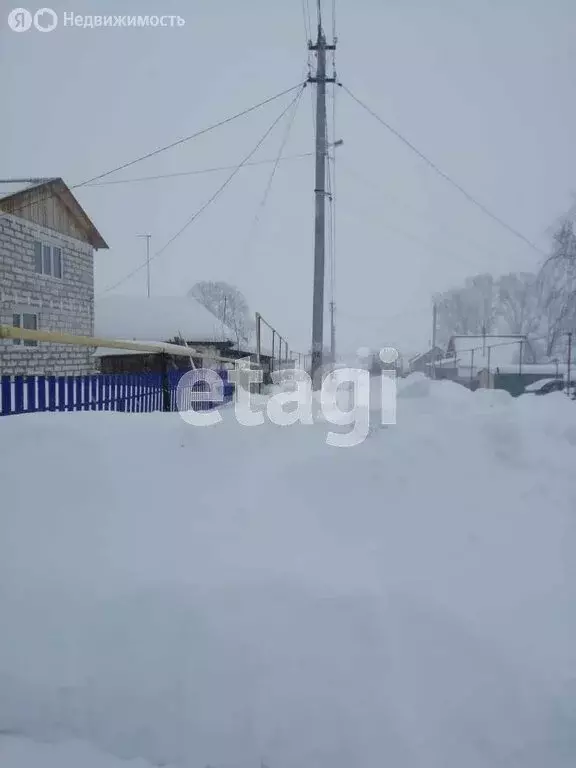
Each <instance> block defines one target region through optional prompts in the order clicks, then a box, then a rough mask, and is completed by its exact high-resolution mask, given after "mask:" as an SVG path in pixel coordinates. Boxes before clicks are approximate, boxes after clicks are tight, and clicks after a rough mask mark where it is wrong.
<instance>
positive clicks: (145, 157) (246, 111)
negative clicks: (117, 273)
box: [10, 83, 303, 213]
mask: <svg viewBox="0 0 576 768" xmlns="http://www.w3.org/2000/svg"><path fill="white" fill-rule="evenodd" d="M302 87H303V84H302V83H298V85H294V86H292V87H291V88H287V89H286V90H284V91H281V92H280V93H277V94H276V95H275V96H270V97H269V98H267V99H264V100H263V101H260V102H258V104H254V105H252V106H251V107H248V108H247V109H243V110H242V111H241V112H237V113H236V114H235V115H232V116H231V117H227V118H225V119H224V120H220V121H219V122H217V123H213V124H212V125H209V126H208V127H207V128H202V130H200V131H196V132H195V133H192V134H190V135H189V136H185V137H184V138H183V139H177V140H176V141H173V142H171V143H170V144H166V145H165V146H163V147H160V148H159V149H155V150H153V151H152V152H148V153H147V154H145V155H141V156H140V157H137V158H136V159H134V160H130V161H128V162H127V163H123V164H122V165H119V166H117V167H116V168H112V169H111V170H109V171H105V172H104V173H100V174H99V175H98V176H93V177H92V178H90V179H86V180H85V181H81V182H79V183H78V184H73V185H72V186H71V187H69V189H71V190H72V189H78V188H79V187H85V186H87V185H88V184H92V183H93V182H95V181H99V180H100V179H103V178H105V177H106V176H110V175H111V174H113V173H117V172H118V171H122V170H124V169H125V168H129V167H131V166H132V165H136V163H140V162H142V161H143V160H148V159H149V158H150V157H154V156H156V155H159V154H160V153H161V152H166V151H167V150H168V149H172V148H174V147H176V146H179V145H180V144H184V143H185V142H188V141H191V140H192V139H195V138H197V137H198V136H202V135H203V134H205V133H208V132H209V131H213V130H215V129H216V128H220V127H221V126H223V125H227V124H228V123H231V122H232V121H234V120H237V119H238V118H240V117H244V116H245V115H247V114H249V113H250V112H254V111H255V110H256V109H259V108H260V107H263V106H265V105H266V104H270V103H271V102H272V101H275V100H276V99H279V98H281V97H282V96H285V95H286V94H287V93H291V92H292V91H294V90H296V89H297V88H302ZM52 197H54V193H52V194H49V195H46V196H45V197H44V198H43V199H41V200H38V201H36V204H38V203H43V202H45V201H46V200H49V199H51V198H52ZM27 205H28V203H23V204H22V205H21V206H17V207H16V208H13V209H12V211H10V213H15V212H16V211H19V210H20V209H22V208H25V207H26V206H27Z"/></svg>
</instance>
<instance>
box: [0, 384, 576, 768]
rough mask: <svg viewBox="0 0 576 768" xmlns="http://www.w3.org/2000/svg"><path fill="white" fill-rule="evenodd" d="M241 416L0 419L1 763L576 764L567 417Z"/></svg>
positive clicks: (428, 412) (467, 767)
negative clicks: (391, 421)
mask: <svg viewBox="0 0 576 768" xmlns="http://www.w3.org/2000/svg"><path fill="white" fill-rule="evenodd" d="M223 413H224V411H223ZM233 416H234V414H233V410H232V409H231V408H228V409H227V410H226V411H225V418H224V420H223V422H222V423H220V424H218V425H216V426H214V427H211V428H204V429H202V428H198V427H193V426H190V425H187V424H185V423H184V422H183V421H182V420H180V418H179V417H178V416H177V415H164V414H114V413H89V412H87V413H64V414H38V415H28V416H15V417H7V418H5V419H3V420H2V421H0V456H1V460H0V494H1V495H0V765H1V766H2V767H4V766H6V768H80V767H81V768H149V767H150V766H159V765H164V766H170V768H172V766H177V767H178V768H205V766H207V765H210V766H213V767H214V768H259V766H260V762H261V761H263V762H264V764H265V765H266V766H269V768H350V767H351V766H354V768H368V766H370V768H373V767H374V766H391V767H392V768H568V767H570V768H573V766H574V765H576V472H575V470H574V467H575V466H576V404H575V403H574V402H572V401H571V400H569V399H568V398H566V397H565V396H564V395H563V394H561V393H558V394H550V395H547V396H545V397H541V398H534V397H530V396H525V397H521V398H518V399H513V398H511V397H509V396H508V395H507V394H506V393H503V392H486V391H479V392H476V393H474V394H473V393H470V392H469V391H467V390H466V389H464V388H461V387H459V386H458V385H455V384H452V383H450V382H434V383H431V382H429V381H427V380H423V379H422V378H420V377H411V378H410V379H408V380H406V381H405V382H403V383H402V385H401V392H400V398H399V403H398V413H397V419H398V423H397V425H395V426H389V427H386V428H382V429H379V430H373V431H372V432H371V434H370V436H369V437H368V439H367V440H366V441H365V442H364V443H362V444H361V445H358V446H356V447H354V448H349V449H344V448H334V447H330V446H327V445H326V444H325V435H326V431H327V429H328V428H329V425H327V424H326V423H318V424H315V425H313V426H292V427H276V426H274V425H271V424H265V425H263V426H256V427H242V426H239V425H238V424H237V423H236V422H235V420H234V418H233ZM126 761H128V762H126Z"/></svg>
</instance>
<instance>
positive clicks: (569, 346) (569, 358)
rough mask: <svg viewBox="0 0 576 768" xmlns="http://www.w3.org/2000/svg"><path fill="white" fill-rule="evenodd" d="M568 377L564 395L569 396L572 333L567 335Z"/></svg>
mask: <svg viewBox="0 0 576 768" xmlns="http://www.w3.org/2000/svg"><path fill="white" fill-rule="evenodd" d="M567 373H568V375H567V376H566V394H568V395H569V394H570V384H571V376H572V331H570V332H569V333H568V372H567Z"/></svg>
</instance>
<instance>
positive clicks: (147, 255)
mask: <svg viewBox="0 0 576 768" xmlns="http://www.w3.org/2000/svg"><path fill="white" fill-rule="evenodd" d="M138 237H145V238H146V293H147V295H148V298H150V238H151V237H152V235H138Z"/></svg>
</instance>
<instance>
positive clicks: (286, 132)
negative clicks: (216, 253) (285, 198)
mask: <svg viewBox="0 0 576 768" xmlns="http://www.w3.org/2000/svg"><path fill="white" fill-rule="evenodd" d="M303 92H304V89H303V88H302V90H301V91H299V92H298V95H297V98H296V99H295V100H294V102H293V104H292V114H291V115H290V116H289V119H288V121H287V123H286V128H285V130H284V135H283V137H282V141H281V142H280V147H279V149H278V154H277V156H276V160H275V162H274V165H273V167H272V171H271V173H270V176H269V178H268V182H267V184H266V188H265V190H264V194H263V196H262V199H261V200H260V204H259V206H258V208H257V210H256V214H255V216H254V219H253V221H252V226H251V227H250V233H249V235H248V239H247V241H246V248H245V255H246V254H247V252H248V250H249V248H250V244H251V241H252V238H253V237H254V234H255V231H256V227H257V226H258V224H259V222H260V216H261V214H262V212H263V211H264V208H265V207H266V203H267V202H268V196H269V195H270V190H271V189H272V182H273V181H274V177H275V175H276V171H277V169H278V164H279V163H280V161H281V159H282V153H283V151H284V147H285V146H286V144H287V142H288V138H289V136H290V131H291V130H292V126H293V125H294V120H295V118H296V112H297V111H298V105H299V104H300V98H301V96H302V93H303Z"/></svg>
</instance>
